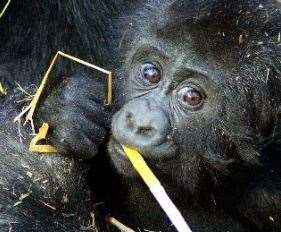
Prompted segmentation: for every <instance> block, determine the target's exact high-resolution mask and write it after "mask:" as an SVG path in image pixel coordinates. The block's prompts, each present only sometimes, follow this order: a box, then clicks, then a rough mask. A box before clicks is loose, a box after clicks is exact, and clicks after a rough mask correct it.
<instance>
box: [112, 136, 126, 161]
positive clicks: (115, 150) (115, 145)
mask: <svg viewBox="0 0 281 232" xmlns="http://www.w3.org/2000/svg"><path fill="white" fill-rule="evenodd" d="M109 150H110V153H112V154H114V156H116V157H117V158H118V159H119V160H128V158H127V155H126V154H125V152H124V150H123V148H122V146H121V143H119V142H118V141H117V140H116V139H115V138H114V137H113V136H112V138H111V141H110V143H109ZM128 161H129V160H128Z"/></svg>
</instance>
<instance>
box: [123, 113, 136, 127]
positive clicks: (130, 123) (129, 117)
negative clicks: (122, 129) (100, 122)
mask: <svg viewBox="0 0 281 232" xmlns="http://www.w3.org/2000/svg"><path fill="white" fill-rule="evenodd" d="M125 118H126V123H127V127H128V128H129V129H131V130H133V129H134V127H135V126H134V125H135V123H134V119H133V114H132V113H131V112H127V113H126V116H125Z"/></svg>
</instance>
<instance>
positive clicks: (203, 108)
mask: <svg viewBox="0 0 281 232" xmlns="http://www.w3.org/2000/svg"><path fill="white" fill-rule="evenodd" d="M179 2H181V1H175V3H173V4H170V5H168V6H167V8H166V9H165V10H162V11H163V12H166V14H167V15H170V16H171V18H168V19H165V20H163V21H164V22H162V21H161V22H159V23H158V24H157V25H148V26H144V28H141V29H139V31H137V32H136V33H135V38H136V39H135V40H134V42H133V43H132V44H133V46H132V49H131V51H130V52H129V53H128V56H127V60H126V65H125V74H123V75H125V77H124V79H125V104H124V105H123V107H122V108H121V109H120V110H119V111H118V112H117V113H116V114H115V115H114V117H113V121H112V135H113V136H112V141H111V142H110V148H109V150H110V151H111V154H112V159H113V162H114V163H115V165H116V166H117V167H119V169H122V170H119V171H120V172H122V173H124V164H125V163H126V158H124V153H123V151H122V149H121V147H120V143H121V144H125V145H127V146H130V147H133V148H135V149H137V150H138V151H139V152H140V153H141V154H143V156H144V157H145V158H147V159H148V160H149V161H150V162H152V163H153V164H155V165H156V167H157V168H159V170H162V171H163V170H165V171H166V173H167V172H169V173H171V175H172V176H173V177H175V178H178V177H180V179H185V181H184V182H186V181H187V182H188V179H190V175H191V176H196V178H195V179H193V181H194V182H196V179H200V178H199V177H198V176H202V175H204V174H202V173H208V175H210V173H211V172H213V171H219V172H223V173H227V172H230V171H231V172H234V170H235V171H236V172H237V173H238V172H240V171H241V169H243V168H244V167H245V166H256V165H258V163H259V151H260V150H259V149H260V146H263V145H264V144H265V141H267V140H270V139H271V137H272V131H273V127H274V123H272V121H273V120H272V118H273V115H274V110H275V109H274V107H272V104H273V103H272V102H271V100H270V98H271V94H272V92H271V89H270V84H269V83H268V82H267V83H265V81H264V79H265V78H266V72H264V70H265V69H266V68H270V67H269V66H268V65H267V64H266V63H265V62H263V61H260V60H259V61H257V60H258V59H257V57H255V55H254V54H255V53H257V51H258V50H256V48H253V47H250V45H251V43H253V41H254V39H253V40H252V41H251V40H250V39H248V41H245V42H243V43H242V42H241V38H239V33H238V32H239V31H240V29H241V28H240V27H239V25H237V23H234V22H233V21H227V19H223V18H222V17H218V16H217V15H213V13H212V11H211V10H210V9H209V8H208V7H206V6H205V8H207V9H206V11H208V12H209V13H208V14H207V12H206V17H205V18H202V19H196V20H195V19H194V17H193V16H191V17H188V16H186V17H185V18H184V17H183V18H184V20H185V21H182V19H181V17H180V16H179V15H177V17H178V22H175V17H172V16H173V12H174V11H175V9H177V4H178V3H179ZM199 5H200V4H199ZM193 7H197V6H193ZM226 9H227V10H229V9H228V8H227V7H226ZM216 10H217V9H216ZM224 10H225V9H224ZM187 11H188V10H187ZM167 12H168V13H167ZM182 12H183V14H186V12H185V11H182ZM189 12H190V11H189ZM177 13H178V10H177V12H176V13H175V14H177ZM236 13H237V15H236ZM236 13H235V12H230V13H229V14H232V15H233V17H234V18H235V17H237V18H239V14H241V13H239V11H237V12H236ZM178 14H179V13H178ZM225 15H228V13H225ZM240 17H242V16H241V15H240ZM166 18H167V17H166ZM158 19H159V18H158ZM142 26H143V24H142ZM249 33H250V32H249ZM252 38H255V37H254V35H253V37H252ZM120 157H123V158H124V159H123V158H121V159H120ZM120 164H122V165H121V166H120ZM237 164H238V165H237ZM175 169H176V170H177V171H174V170H175ZM199 173H201V174H199ZM177 181H178V180H177Z"/></svg>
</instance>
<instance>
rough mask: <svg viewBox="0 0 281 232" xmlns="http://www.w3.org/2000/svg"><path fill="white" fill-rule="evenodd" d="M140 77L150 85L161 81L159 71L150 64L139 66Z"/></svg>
mask: <svg viewBox="0 0 281 232" xmlns="http://www.w3.org/2000/svg"><path fill="white" fill-rule="evenodd" d="M141 75H142V78H143V79H145V81H148V82H149V83H150V84H157V83H158V82H159V81H160V80H161V72H160V70H159V69H158V68H157V67H156V66H155V65H154V64H151V63H146V64H143V65H142V66H141Z"/></svg>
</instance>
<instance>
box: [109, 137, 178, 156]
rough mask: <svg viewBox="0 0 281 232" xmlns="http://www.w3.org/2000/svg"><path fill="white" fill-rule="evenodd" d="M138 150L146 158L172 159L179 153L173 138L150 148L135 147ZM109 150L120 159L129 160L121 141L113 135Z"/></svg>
mask: <svg viewBox="0 0 281 232" xmlns="http://www.w3.org/2000/svg"><path fill="white" fill-rule="evenodd" d="M124 145H126V146H128V147H131V146H130V144H124ZM135 149H136V150H137V151H139V152H140V153H141V155H143V157H144V158H148V159H156V160H159V159H170V158H173V157H175V156H176V155H177V149H176V146H175V144H174V143H173V142H172V141H171V140H167V141H165V142H164V143H161V144H159V145H157V146H152V147H148V148H143V149H139V148H135ZM109 151H110V153H113V154H112V155H114V156H117V157H116V158H118V159H119V160H123V161H124V160H126V161H129V159H128V157H127V155H126V153H125V152H124V150H123V148H122V145H121V143H120V142H119V141H118V140H117V139H116V138H115V137H114V136H112V137H111V141H110V143H109Z"/></svg>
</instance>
